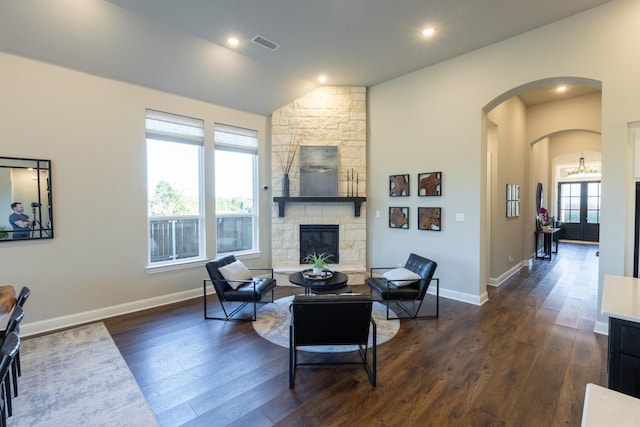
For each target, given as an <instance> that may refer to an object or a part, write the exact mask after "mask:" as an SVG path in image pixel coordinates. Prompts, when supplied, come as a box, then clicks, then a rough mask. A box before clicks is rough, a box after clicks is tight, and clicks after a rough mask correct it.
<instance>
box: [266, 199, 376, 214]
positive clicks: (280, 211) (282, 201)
mask: <svg viewBox="0 0 640 427" xmlns="http://www.w3.org/2000/svg"><path fill="white" fill-rule="evenodd" d="M366 200H367V198H366V197H338V196H335V197H332V196H327V197H321V196H317V197H316V196H302V197H274V198H273V201H274V202H276V203H277V204H278V216H279V217H283V216H284V205H285V204H287V203H353V215H354V216H360V205H362V203H363V202H365V201H366Z"/></svg>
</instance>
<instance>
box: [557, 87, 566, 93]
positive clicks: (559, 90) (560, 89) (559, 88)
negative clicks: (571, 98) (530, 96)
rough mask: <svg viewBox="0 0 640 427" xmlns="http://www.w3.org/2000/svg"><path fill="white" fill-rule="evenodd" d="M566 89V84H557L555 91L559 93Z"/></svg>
mask: <svg viewBox="0 0 640 427" xmlns="http://www.w3.org/2000/svg"><path fill="white" fill-rule="evenodd" d="M566 90H567V87H566V86H558V87H557V88H556V92H559V93H562V92H564V91H566Z"/></svg>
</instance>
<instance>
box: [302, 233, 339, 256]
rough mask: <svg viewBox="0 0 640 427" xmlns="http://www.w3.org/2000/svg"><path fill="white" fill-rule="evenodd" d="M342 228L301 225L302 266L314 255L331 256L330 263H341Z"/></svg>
mask: <svg viewBox="0 0 640 427" xmlns="http://www.w3.org/2000/svg"><path fill="white" fill-rule="evenodd" d="M339 230H340V226H338V225H324V224H300V264H305V261H304V259H305V258H306V257H307V255H310V254H312V253H317V254H321V253H327V254H331V259H330V260H329V262H330V263H331V264H338V263H339V262H340V233H339Z"/></svg>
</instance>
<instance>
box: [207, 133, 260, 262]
mask: <svg viewBox="0 0 640 427" xmlns="http://www.w3.org/2000/svg"><path fill="white" fill-rule="evenodd" d="M215 142H216V153H215V158H216V163H215V165H216V173H215V180H216V181H215V182H216V186H215V187H216V223H217V227H216V232H217V234H216V236H217V239H216V242H217V243H216V245H217V248H216V249H217V253H230V252H233V253H238V252H249V251H255V250H257V237H256V236H257V229H258V216H257V209H256V206H257V179H256V177H257V149H258V136H257V132H256V131H252V130H247V129H242V128H236V127H232V126H227V125H221V124H216V127H215Z"/></svg>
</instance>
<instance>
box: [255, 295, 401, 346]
mask: <svg viewBox="0 0 640 427" xmlns="http://www.w3.org/2000/svg"><path fill="white" fill-rule="evenodd" d="M292 302H293V296H289V297H285V298H280V299H277V300H275V301H274V302H273V304H265V305H264V306H262V308H260V311H258V318H257V320H256V321H255V322H252V323H253V328H254V329H255V330H256V332H257V333H258V335H260V336H261V337H262V338H264V339H266V340H269V341H271V342H272V343H274V344H277V345H279V346H281V347H286V348H289V321H290V320H289V319H290V318H291V317H290V316H291V313H290V312H289V306H290V305H291V303H292ZM372 314H373V320H375V322H376V329H377V344H378V345H380V344H382V343H384V342H387V341H389V340H390V339H391V338H393V337H394V336H395V334H397V333H398V330H399V329H400V321H399V320H397V319H394V320H387V307H386V306H385V305H383V304H380V303H379V302H374V303H373V309H372ZM392 316H395V313H392ZM369 344H371V336H370V337H369ZM355 349H357V347H356V346H349V345H337V346H331V347H329V346H321V347H312V346H309V347H301V348H300V350H301V351H310V352H322V353H337V352H346V351H354V350H355Z"/></svg>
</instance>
